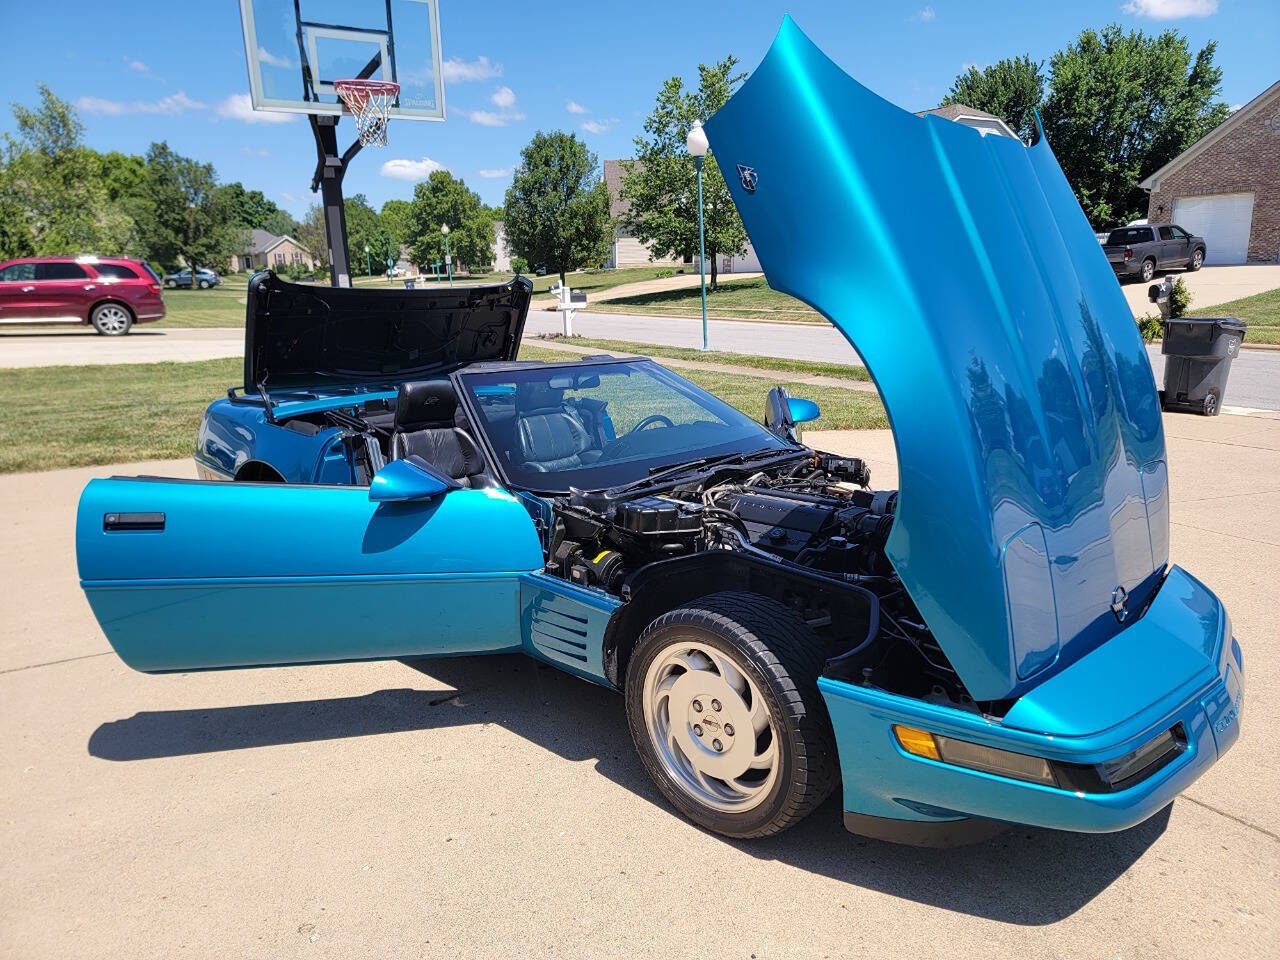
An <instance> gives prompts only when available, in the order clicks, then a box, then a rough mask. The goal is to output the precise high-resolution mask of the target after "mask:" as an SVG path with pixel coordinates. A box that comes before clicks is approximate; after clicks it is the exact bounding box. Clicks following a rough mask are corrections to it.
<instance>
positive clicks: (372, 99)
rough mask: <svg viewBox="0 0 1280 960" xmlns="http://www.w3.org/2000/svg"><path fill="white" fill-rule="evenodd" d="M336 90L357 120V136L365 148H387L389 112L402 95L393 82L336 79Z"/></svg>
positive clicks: (334, 86)
mask: <svg viewBox="0 0 1280 960" xmlns="http://www.w3.org/2000/svg"><path fill="white" fill-rule="evenodd" d="M333 89H334V91H335V92H336V93H337V94H338V96H339V97H341V98H342V102H343V103H344V104H346V106H347V109H348V110H350V111H351V116H352V117H353V118H354V119H355V121H356V133H357V134H358V135H359V137H360V143H361V144H363V145H364V146H366V147H370V146H372V147H385V146H386V145H387V111H388V110H390V109H391V107H392V106H393V105H394V104H395V102H396V98H397V97H398V96H399V95H400V84H398V83H393V82H391V81H390V80H335V81H333Z"/></svg>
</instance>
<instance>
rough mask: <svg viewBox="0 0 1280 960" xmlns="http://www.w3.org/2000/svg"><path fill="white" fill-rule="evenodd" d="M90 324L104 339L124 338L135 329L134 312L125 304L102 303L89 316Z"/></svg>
mask: <svg viewBox="0 0 1280 960" xmlns="http://www.w3.org/2000/svg"><path fill="white" fill-rule="evenodd" d="M89 322H90V323H92V324H93V329H95V330H97V331H98V333H100V334H102V335H103V336H104V337H123V336H125V335H126V334H128V332H129V331H130V330H132V329H133V312H132V311H131V310H130V309H129V308H128V307H126V306H124V304H120V303H100V304H98V305H97V306H96V307H94V308H93V312H92V313H90V314H89Z"/></svg>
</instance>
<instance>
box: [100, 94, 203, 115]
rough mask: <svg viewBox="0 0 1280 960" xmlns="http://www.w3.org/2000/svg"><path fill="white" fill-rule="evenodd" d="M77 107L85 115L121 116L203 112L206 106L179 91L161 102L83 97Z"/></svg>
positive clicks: (160, 100) (162, 98) (163, 98)
mask: <svg viewBox="0 0 1280 960" xmlns="http://www.w3.org/2000/svg"><path fill="white" fill-rule="evenodd" d="M76 106H77V107H79V108H80V109H81V110H83V111H84V112H85V113H104V114H107V115H109V116H119V115H121V114H124V113H165V114H176V113H184V112H186V111H187V110H202V109H204V107H205V104H203V103H201V102H200V101H199V100H192V99H191V98H190V97H188V96H187V95H186V94H185V93H183V92H182V91H181V90H179V91H178V92H177V93H171V94H169V96H167V97H161V98H160V99H159V100H128V101H125V100H107V99H105V98H104V97H81V98H80V99H79V100H77V101H76Z"/></svg>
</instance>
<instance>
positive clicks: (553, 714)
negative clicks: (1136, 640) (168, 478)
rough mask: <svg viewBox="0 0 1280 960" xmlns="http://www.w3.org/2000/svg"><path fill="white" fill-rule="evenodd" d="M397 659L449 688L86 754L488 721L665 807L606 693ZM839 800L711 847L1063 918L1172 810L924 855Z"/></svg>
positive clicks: (195, 726)
mask: <svg viewBox="0 0 1280 960" xmlns="http://www.w3.org/2000/svg"><path fill="white" fill-rule="evenodd" d="M406 665H407V666H410V667H413V668H414V669H416V670H420V671H421V672H422V673H424V674H426V675H427V676H428V677H430V678H432V679H434V680H436V681H439V682H440V683H443V684H447V685H449V686H451V687H453V688H454V689H453V690H448V689H444V690H430V691H428V690H414V689H398V690H380V691H378V692H376V693H371V694H367V695H365V696H360V697H343V698H335V699H329V700H308V701H299V702H284V703H263V704H253V705H246V706H238V707H214V708H210V709H192V710H166V711H151V712H143V713H137V714H135V715H134V716H132V717H129V718H128V719H125V720H117V721H114V722H110V723H104V724H102V725H101V726H100V727H98V728H97V729H96V730H95V731H94V732H93V734H92V736H91V737H90V738H89V744H88V748H89V753H90V754H91V755H92V756H95V757H99V758H101V759H104V760H116V761H129V760H144V759H156V758H162V757H179V756H189V755H195V754H201V753H210V752H217V751H224V750H241V749H246V748H250V747H268V746H281V745H286V744H295V743H308V742H312V741H319V740H333V739H339V738H348V737H361V736H370V735H373V734H381V733H403V732H407V731H413V730H423V731H428V730H432V729H435V728H444V727H449V726H454V725H459V724H472V723H496V724H499V725H501V726H503V727H505V728H507V729H508V730H510V731H511V732H512V733H515V734H517V735H519V736H521V737H523V738H525V739H526V740H529V741H531V742H533V743H536V744H538V745H539V746H541V747H544V748H546V749H548V750H552V751H554V752H555V753H557V754H558V755H560V756H561V757H564V758H565V759H568V760H575V761H581V760H593V761H595V765H596V769H597V771H598V772H600V773H601V774H603V775H604V776H606V777H608V778H609V779H610V780H612V781H613V782H615V783H617V784H618V785H619V786H621V787H623V788H624V789H626V790H629V791H631V792H632V793H634V794H636V795H638V796H640V797H643V798H644V799H645V800H647V801H649V802H650V803H653V804H656V805H658V806H661V807H662V808H663V809H665V810H669V809H670V808H669V807H668V806H667V805H666V802H665V801H664V800H663V799H662V797H661V795H660V794H659V793H658V791H657V788H656V787H654V785H653V784H652V782H651V781H650V780H649V778H648V777H647V776H646V775H645V773H644V771H643V770H642V769H641V767H640V763H639V760H638V759H637V758H636V756H635V753H634V750H633V748H632V745H631V743H630V735H629V733H628V731H627V725H626V720H625V717H624V714H623V705H622V699H621V698H620V697H619V696H617V695H616V694H614V693H612V692H610V691H608V690H605V689H603V688H601V687H597V686H595V685H593V684H589V683H585V682H583V681H580V680H576V679H574V678H573V677H570V676H568V675H566V674H564V673H561V672H560V671H558V670H554V669H552V668H550V667H546V666H544V665H542V664H539V663H536V662H534V661H532V660H529V659H528V658H525V657H523V656H498V657H484V658H481V657H474V658H468V659H459V660H415V661H406ZM455 691H456V692H455ZM840 807H841V804H840V800H839V796H838V792H837V796H835V797H832V799H831V800H830V801H828V802H827V803H826V804H824V805H823V806H822V807H821V808H820V809H819V810H818V811H817V812H816V813H815V814H814V815H813V816H811V817H809V818H808V819H806V820H805V821H804V822H803V823H801V824H800V825H799V826H797V827H795V828H793V829H791V830H788V831H787V832H786V833H784V834H781V835H780V836H777V837H772V838H769V839H766V840H756V841H750V842H742V841H731V840H723V841H722V842H724V843H728V844H730V845H731V846H733V847H734V848H735V849H737V850H739V851H741V852H742V853H744V854H748V855H750V856H752V857H755V858H757V859H760V860H771V861H778V862H780V863H786V864H789V865H791V866H794V867H799V868H800V869H803V870H808V871H811V872H813V873H816V874H820V875H822V876H826V877H831V878H833V879H836V880H840V881H843V882H845V883H851V884H856V885H857V886H860V887H865V888H867V889H870V890H876V891H878V892H881V893H885V894H888V895H890V896H894V897H900V898H902V899H904V900H911V901H915V902H918V903H922V904H927V905H930V906H934V907H940V908H942V909H945V910H954V911H957V912H960V913H965V914H971V915H973V916H978V917H985V918H988V919H992V920H999V921H1002V922H1005V923H1015V924H1022V925H1027V926H1039V925H1044V924H1050V923H1055V922H1057V921H1059V920H1062V919H1064V918H1065V917H1068V916H1070V915H1071V914H1073V913H1075V912H1076V911H1077V910H1079V909H1080V908H1081V907H1083V906H1084V905H1085V904H1087V903H1089V901H1091V900H1092V899H1093V898H1094V897H1096V896H1098V895H1099V894H1100V893H1101V892H1102V891H1103V890H1105V889H1106V888H1107V887H1108V886H1110V884H1111V883H1112V882H1113V881H1114V880H1115V879H1116V878H1117V877H1119V876H1120V875H1121V874H1122V873H1124V871H1125V870H1127V869H1128V868H1129V867H1130V866H1131V865H1132V864H1133V863H1134V862H1135V861H1136V860H1137V859H1138V858H1139V857H1141V856H1142V854H1143V853H1144V852H1145V851H1146V850H1147V848H1148V847H1150V846H1151V844H1152V843H1154V842H1155V840H1156V839H1157V838H1158V837H1159V836H1160V835H1161V834H1162V833H1163V832H1164V830H1165V828H1166V826H1167V823H1168V819H1169V809H1170V808H1166V809H1165V810H1163V811H1161V812H1160V813H1159V814H1157V815H1156V816H1155V817H1152V818H1151V819H1150V820H1148V821H1147V822H1146V823H1143V824H1141V825H1139V826H1137V827H1134V828H1132V829H1130V830H1126V831H1124V832H1122V833H1112V834H1095V835H1090V834H1073V833H1061V832H1058V831H1052V830H1037V829H1032V828H1028V827H1016V826H1015V827H1012V828H1011V829H1009V830H1008V831H1006V832H1005V833H1003V834H1001V835H1000V836H998V837H996V838H994V839H992V840H989V841H987V842H986V843H983V844H979V845H976V846H972V847H963V848H959V849H953V850H929V849H921V848H912V847H903V846H897V845H895V844H889V843H882V842H880V841H877V840H868V839H864V838H861V837H856V836H853V835H852V834H849V833H846V832H845V831H844V829H843V828H842V826H841V824H840ZM671 815H672V816H673V817H674V816H676V814H675V813H672V814H671Z"/></svg>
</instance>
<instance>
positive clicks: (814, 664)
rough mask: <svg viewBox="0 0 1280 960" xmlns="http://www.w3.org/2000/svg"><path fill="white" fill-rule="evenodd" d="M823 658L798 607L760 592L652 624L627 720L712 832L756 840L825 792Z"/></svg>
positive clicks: (714, 600) (651, 761) (673, 793)
mask: <svg viewBox="0 0 1280 960" xmlns="http://www.w3.org/2000/svg"><path fill="white" fill-rule="evenodd" d="M823 661H824V655H823V645H822V642H821V641H820V640H819V639H818V637H817V636H816V635H815V634H814V632H813V631H812V630H811V629H810V628H809V627H808V626H807V625H806V624H805V623H804V621H803V620H801V619H800V617H799V616H798V615H797V614H796V613H795V611H793V610H791V609H790V608H788V607H785V606H783V605H781V604H779V603H775V602H774V601H772V600H769V599H766V598H764V597H760V596H758V595H756V594H750V593H718V594H712V595H711V596H707V597H702V598H700V599H698V600H695V601H692V602H690V603H689V604H688V605H686V606H684V607H681V608H679V609H677V610H673V611H671V612H670V613H667V614H664V615H663V616H661V617H659V618H658V619H657V620H655V621H653V623H651V624H650V625H649V626H648V628H647V629H646V630H645V631H644V633H643V634H642V635H641V637H640V640H639V642H638V644H637V646H636V650H635V652H634V654H633V655H632V657H631V662H630V664H629V665H628V669H627V680H626V701H627V719H628V722H629V725H630V728H631V737H632V739H633V740H634V741H635V745H636V750H637V751H638V752H639V754H640V759H641V762H642V763H643V764H644V767H645V769H646V771H647V772H648V774H649V776H650V777H652V778H653V781H654V782H655V783H656V784H657V785H658V788H659V789H660V790H661V791H662V793H663V794H664V795H665V796H666V798H667V799H668V800H669V801H671V803H672V805H674V806H675V807H676V808H677V809H678V810H679V811H680V812H681V813H683V814H684V815H685V816H687V817H688V818H689V819H690V820H692V821H694V822H695V823H697V824H698V825H700V826H702V827H705V828H706V829H708V830H713V831H715V832H717V833H722V834H725V835H726V836H730V837H764V836H769V835H770V834H774V833H778V832H780V831H782V830H785V829H786V828H788V827H790V826H792V825H793V824H795V823H797V822H798V821H800V820H801V819H803V818H804V817H805V816H807V815H808V814H809V813H811V812H812V811H813V809H814V808H815V807H816V806H818V804H820V803H821V802H822V801H823V800H824V799H826V797H827V796H828V795H829V794H830V793H831V790H832V788H833V787H834V785H835V782H836V777H837V774H838V768H837V763H836V750H835V742H834V737H833V735H832V732H831V724H830V721H829V720H828V718H827V712H826V708H825V707H824V705H823V703H822V696H821V694H820V693H819V692H818V686H817V678H818V675H819V674H820V673H821V671H822V664H823Z"/></svg>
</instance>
